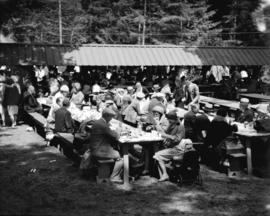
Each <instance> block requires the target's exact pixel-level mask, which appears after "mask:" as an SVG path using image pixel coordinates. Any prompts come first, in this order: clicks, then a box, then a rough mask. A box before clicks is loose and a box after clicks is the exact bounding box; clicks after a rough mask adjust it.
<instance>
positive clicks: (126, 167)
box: [123, 144, 129, 186]
mask: <svg viewBox="0 0 270 216" xmlns="http://www.w3.org/2000/svg"><path fill="white" fill-rule="evenodd" d="M123 157H124V185H126V186H129V158H128V145H126V144H124V145H123Z"/></svg>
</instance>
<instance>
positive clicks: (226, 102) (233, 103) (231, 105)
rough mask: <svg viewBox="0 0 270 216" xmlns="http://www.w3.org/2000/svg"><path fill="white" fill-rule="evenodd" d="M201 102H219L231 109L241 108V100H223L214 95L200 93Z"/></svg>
mask: <svg viewBox="0 0 270 216" xmlns="http://www.w3.org/2000/svg"><path fill="white" fill-rule="evenodd" d="M200 103H210V104H217V105H218V106H223V107H227V108H229V109H231V110H235V111H236V110H238V109H239V102H238V101H232V100H223V99H218V98H213V97H207V96H203V95H200Z"/></svg>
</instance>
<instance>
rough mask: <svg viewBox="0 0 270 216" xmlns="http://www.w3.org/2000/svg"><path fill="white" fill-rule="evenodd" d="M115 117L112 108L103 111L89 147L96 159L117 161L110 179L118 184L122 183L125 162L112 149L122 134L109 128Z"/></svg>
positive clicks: (95, 124)
mask: <svg viewBox="0 0 270 216" xmlns="http://www.w3.org/2000/svg"><path fill="white" fill-rule="evenodd" d="M115 115H116V113H115V112H114V111H113V110H112V109H110V108H105V109H104V110H103V111H102V117H101V118H100V119H99V120H96V121H95V123H94V124H93V126H92V133H91V138H90V141H89V143H90V146H89V147H90V150H91V153H92V154H93V156H94V157H96V158H98V159H114V160H115V165H114V169H113V171H112V174H111V177H110V179H111V181H112V182H116V183H117V182H122V180H121V177H120V175H121V173H122V170H123V160H122V159H121V158H120V154H119V152H118V151H116V150H114V149H113V147H112V146H113V144H114V143H116V142H117V141H118V139H119V138H120V132H116V131H113V130H111V129H110V127H109V123H110V121H111V120H112V118H113V117H114V116H115Z"/></svg>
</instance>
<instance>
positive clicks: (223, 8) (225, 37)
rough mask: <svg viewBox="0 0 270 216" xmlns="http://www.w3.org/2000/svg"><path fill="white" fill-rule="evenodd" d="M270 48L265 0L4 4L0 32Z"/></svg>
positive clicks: (69, 40) (50, 38) (39, 38)
mask: <svg viewBox="0 0 270 216" xmlns="http://www.w3.org/2000/svg"><path fill="white" fill-rule="evenodd" d="M59 3H61V10H60V11H61V22H62V25H61V26H62V37H61V42H62V43H64V44H72V45H80V44H85V43H102V44H105V43H106V44H175V45H194V46H202V45H203V46H268V45H270V34H269V32H268V26H270V22H269V20H270V19H269V18H270V7H262V5H263V3H264V2H263V1H262V0H61V1H60V0H0V14H1V16H0V32H1V35H3V36H4V37H7V38H10V39H11V40H13V41H15V42H26V43H50V44H54V43H59V38H60V37H59V34H60V33H59Z"/></svg>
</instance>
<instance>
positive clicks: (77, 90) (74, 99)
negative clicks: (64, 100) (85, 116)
mask: <svg viewBox="0 0 270 216" xmlns="http://www.w3.org/2000/svg"><path fill="white" fill-rule="evenodd" d="M72 92H73V93H72V96H71V99H70V102H71V103H74V104H75V105H76V106H77V107H81V105H82V102H83V100H84V94H83V93H82V91H81V84H80V83H79V82H75V83H74V84H73V89H72Z"/></svg>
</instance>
